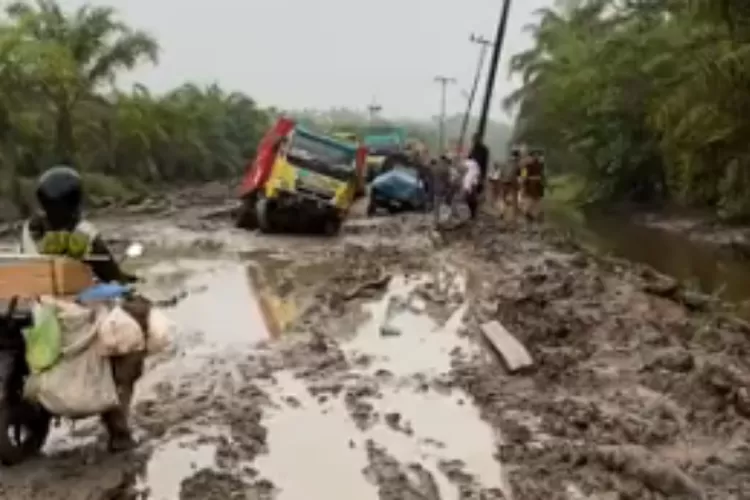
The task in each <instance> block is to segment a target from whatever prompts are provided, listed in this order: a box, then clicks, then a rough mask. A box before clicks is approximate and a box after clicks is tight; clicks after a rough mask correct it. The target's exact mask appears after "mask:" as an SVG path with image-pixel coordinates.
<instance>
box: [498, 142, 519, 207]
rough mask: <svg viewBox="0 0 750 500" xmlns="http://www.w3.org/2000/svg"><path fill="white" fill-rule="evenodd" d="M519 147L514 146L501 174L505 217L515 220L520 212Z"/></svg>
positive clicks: (501, 197) (501, 195) (501, 199)
mask: <svg viewBox="0 0 750 500" xmlns="http://www.w3.org/2000/svg"><path fill="white" fill-rule="evenodd" d="M520 155H521V151H520V149H519V148H517V147H514V148H513V150H512V151H511V154H510V158H509V159H508V161H507V162H506V163H505V165H504V166H503V169H502V172H501V174H500V204H501V212H502V214H503V218H504V219H506V220H515V218H516V213H517V212H518V181H519V176H520V168H519V162H520Z"/></svg>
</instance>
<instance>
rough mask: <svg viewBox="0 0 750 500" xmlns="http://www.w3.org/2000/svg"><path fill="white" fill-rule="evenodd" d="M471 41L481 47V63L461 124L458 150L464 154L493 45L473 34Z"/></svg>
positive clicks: (478, 65)
mask: <svg viewBox="0 0 750 500" xmlns="http://www.w3.org/2000/svg"><path fill="white" fill-rule="evenodd" d="M469 41H470V42H471V43H475V44H477V45H479V61H478V62H477V70H476V72H475V73H474V83H473V84H472V86H471V92H469V97H468V99H467V100H468V102H467V104H466V113H465V114H464V119H463V121H462V122H461V132H460V134H459V135H458V149H459V151H460V152H463V149H464V141H465V140H466V129H467V128H468V127H469V118H471V108H472V107H473V106H474V98H475V97H476V95H477V89H478V88H479V79H480V78H481V77H482V68H483V67H484V60H485V58H486V57H487V49H489V48H490V46H491V45H492V40H488V39H487V38H484V37H482V36H477V35H475V34H474V33H472V34H471V35H470V36H469Z"/></svg>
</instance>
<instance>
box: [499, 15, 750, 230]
mask: <svg viewBox="0 0 750 500" xmlns="http://www.w3.org/2000/svg"><path fill="white" fill-rule="evenodd" d="M560 3H564V4H565V5H560ZM531 32H532V34H533V36H534V40H535V44H534V46H533V47H532V49H530V50H529V51H526V52H524V53H522V54H518V55H516V56H515V57H514V58H513V60H512V62H511V71H512V72H513V73H515V74H518V75H520V76H522V80H523V84H522V86H521V88H519V89H518V90H517V91H516V92H515V93H513V94H512V95H511V96H509V97H508V99H506V102H505V104H506V106H507V107H508V108H511V109H515V110H516V111H517V116H518V120H517V124H516V136H517V139H522V140H526V141H533V142H541V143H543V144H545V145H547V146H548V148H549V149H551V150H552V151H551V155H552V157H553V158H554V157H557V158H558V159H559V162H558V165H559V167H560V168H561V169H564V170H566V171H567V172H573V173H575V174H576V175H578V176H580V177H582V178H583V179H585V180H586V182H587V185H588V187H589V189H588V194H589V196H591V197H592V198H593V199H596V200H600V201H623V200H633V199H637V200H642V201H656V200H660V201H666V202H670V203H677V204H682V205H689V206H701V207H708V208H713V209H715V210H717V211H718V212H720V213H722V214H724V215H727V216H748V215H750V148H749V147H748V143H747V140H746V137H747V136H748V132H750V130H749V128H750V124H749V123H748V121H747V118H746V117H747V116H749V115H748V111H750V97H748V95H749V94H747V92H746V90H745V89H747V88H748V84H750V72H748V69H747V68H750V4H748V3H747V2H743V1H740V0H689V1H685V2H677V1H673V0H647V1H638V2H632V1H628V2H622V1H618V0H578V1H568V2H558V5H557V6H556V8H554V9H550V10H546V11H542V12H540V13H539V18H538V21H537V22H536V23H534V25H533V26H532V27H531Z"/></svg>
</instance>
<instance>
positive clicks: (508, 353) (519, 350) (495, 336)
mask: <svg viewBox="0 0 750 500" xmlns="http://www.w3.org/2000/svg"><path fill="white" fill-rule="evenodd" d="M481 330H482V334H483V335H484V338H485V339H487V341H488V342H489V344H490V345H491V346H492V348H493V349H494V350H495V352H497V354H498V355H499V356H500V357H501V358H502V360H503V361H504V362H505V366H506V367H507V368H508V371H510V372H511V373H512V372H515V371H518V370H520V369H522V368H527V367H529V366H531V365H532V364H533V363H534V362H533V361H532V359H531V355H530V354H529V351H527V350H526V347H525V346H524V345H523V344H522V343H521V342H520V341H519V340H518V339H517V338H515V337H514V336H513V335H512V334H511V333H510V332H509V331H508V330H507V329H506V328H505V327H504V326H503V325H501V324H500V323H499V322H497V321H489V322H487V323H484V324H483V325H482V326H481Z"/></svg>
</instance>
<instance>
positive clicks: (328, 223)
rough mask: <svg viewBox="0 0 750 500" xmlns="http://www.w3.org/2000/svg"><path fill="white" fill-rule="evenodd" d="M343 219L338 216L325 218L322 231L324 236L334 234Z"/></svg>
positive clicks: (339, 228)
mask: <svg viewBox="0 0 750 500" xmlns="http://www.w3.org/2000/svg"><path fill="white" fill-rule="evenodd" d="M342 224H343V220H341V219H339V218H338V217H331V218H327V219H326V220H325V221H324V223H323V233H324V234H325V235H326V236H335V235H336V234H338V232H339V231H340V230H341V226H342Z"/></svg>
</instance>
